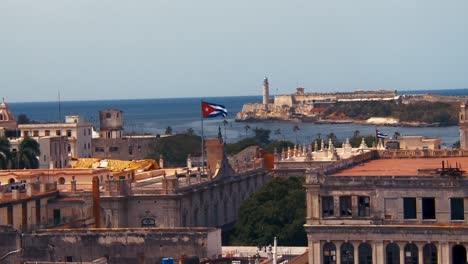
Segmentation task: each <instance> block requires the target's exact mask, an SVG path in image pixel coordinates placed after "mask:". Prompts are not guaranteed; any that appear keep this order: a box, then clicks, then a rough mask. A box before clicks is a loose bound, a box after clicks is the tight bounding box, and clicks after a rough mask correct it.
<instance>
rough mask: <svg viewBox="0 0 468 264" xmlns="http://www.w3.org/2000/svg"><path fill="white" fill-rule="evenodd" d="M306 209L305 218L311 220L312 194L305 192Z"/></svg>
mask: <svg viewBox="0 0 468 264" xmlns="http://www.w3.org/2000/svg"><path fill="white" fill-rule="evenodd" d="M306 203H307V205H306V208H307V216H306V217H307V218H311V217H312V193H311V192H307V195H306Z"/></svg>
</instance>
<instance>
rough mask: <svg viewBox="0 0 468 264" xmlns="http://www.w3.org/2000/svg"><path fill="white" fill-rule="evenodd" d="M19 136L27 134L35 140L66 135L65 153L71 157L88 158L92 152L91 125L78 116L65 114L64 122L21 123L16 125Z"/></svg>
mask: <svg viewBox="0 0 468 264" xmlns="http://www.w3.org/2000/svg"><path fill="white" fill-rule="evenodd" d="M18 128H19V129H20V130H21V136H22V137H25V136H29V137H32V138H34V139H36V140H39V139H40V138H41V137H50V136H66V137H67V139H68V146H67V153H68V156H69V157H73V158H89V157H91V154H92V150H91V148H92V144H91V139H92V132H93V125H92V124H91V123H87V122H85V121H84V119H83V118H82V117H80V116H66V117H65V123H57V124H22V125H18Z"/></svg>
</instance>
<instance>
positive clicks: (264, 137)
mask: <svg viewBox="0 0 468 264" xmlns="http://www.w3.org/2000/svg"><path fill="white" fill-rule="evenodd" d="M253 131H254V133H255V136H254V138H255V140H257V142H258V144H260V146H262V147H264V146H265V145H267V144H269V143H270V133H271V131H270V130H269V129H264V128H257V127H256V128H255V129H254V130H253Z"/></svg>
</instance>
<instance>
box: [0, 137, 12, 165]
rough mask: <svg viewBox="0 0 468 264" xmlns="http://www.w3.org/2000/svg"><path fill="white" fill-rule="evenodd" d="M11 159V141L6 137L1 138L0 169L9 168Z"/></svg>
mask: <svg viewBox="0 0 468 264" xmlns="http://www.w3.org/2000/svg"><path fill="white" fill-rule="evenodd" d="M10 161H11V152H10V141H8V139H7V138H6V137H1V138H0V169H2V170H6V169H8V164H9V162H10Z"/></svg>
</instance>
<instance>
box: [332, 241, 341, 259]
mask: <svg viewBox="0 0 468 264" xmlns="http://www.w3.org/2000/svg"><path fill="white" fill-rule="evenodd" d="M333 244H335V247H336V264H341V244H343V241H334V242H333Z"/></svg>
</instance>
